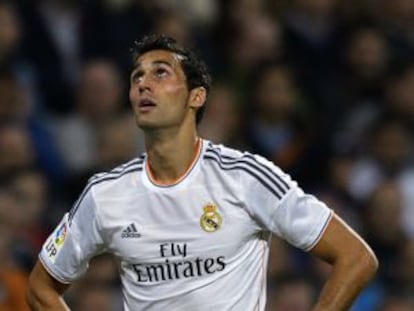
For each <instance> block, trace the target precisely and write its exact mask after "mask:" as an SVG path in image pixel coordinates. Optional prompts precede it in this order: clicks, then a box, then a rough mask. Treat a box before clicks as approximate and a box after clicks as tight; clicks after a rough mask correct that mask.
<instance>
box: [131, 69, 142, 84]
mask: <svg viewBox="0 0 414 311" xmlns="http://www.w3.org/2000/svg"><path fill="white" fill-rule="evenodd" d="M142 76H143V73H142V72H141V71H137V72H135V73H133V74H132V76H131V82H133V83H138V82H139V81H140V80H141V78H142Z"/></svg>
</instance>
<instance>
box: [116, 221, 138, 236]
mask: <svg viewBox="0 0 414 311" xmlns="http://www.w3.org/2000/svg"><path fill="white" fill-rule="evenodd" d="M139 237H141V233H139V232H138V230H137V228H136V227H135V224H134V223H132V224H130V225H129V226H128V227H127V228H126V229H125V230H124V231H122V234H121V238H139Z"/></svg>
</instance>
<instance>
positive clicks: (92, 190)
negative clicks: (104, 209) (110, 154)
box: [69, 155, 145, 219]
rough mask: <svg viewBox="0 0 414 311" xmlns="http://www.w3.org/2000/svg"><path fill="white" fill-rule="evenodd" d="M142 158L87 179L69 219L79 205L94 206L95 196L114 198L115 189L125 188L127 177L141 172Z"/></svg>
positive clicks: (143, 156)
mask: <svg viewBox="0 0 414 311" xmlns="http://www.w3.org/2000/svg"><path fill="white" fill-rule="evenodd" d="M144 158H145V155H142V156H141V157H139V158H135V159H133V160H131V161H129V162H126V163H124V164H122V165H119V166H117V167H115V168H114V169H112V170H110V171H107V172H101V173H97V174H94V175H93V176H92V177H91V178H89V180H88V183H87V184H86V186H85V188H84V189H83V192H82V193H81V194H80V196H79V198H78V200H77V201H76V202H75V204H74V205H73V207H72V209H71V210H70V212H69V219H72V218H73V215H74V214H75V213H76V211H77V210H78V209H79V207H80V206H81V205H86V206H90V205H94V206H96V203H95V201H96V199H97V197H96V196H99V197H100V198H102V197H104V196H108V195H111V196H114V195H115V194H116V193H117V189H119V190H122V189H123V188H125V182H126V180H127V179H128V177H130V175H131V174H132V173H134V172H139V171H142V169H143V165H144Z"/></svg>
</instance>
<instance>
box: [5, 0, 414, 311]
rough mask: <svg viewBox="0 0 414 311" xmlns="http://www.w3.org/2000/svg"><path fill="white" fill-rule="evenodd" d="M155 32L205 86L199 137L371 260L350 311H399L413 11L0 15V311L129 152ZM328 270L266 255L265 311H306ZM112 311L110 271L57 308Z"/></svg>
mask: <svg viewBox="0 0 414 311" xmlns="http://www.w3.org/2000/svg"><path fill="white" fill-rule="evenodd" d="M154 32H157V33H166V34H169V35H171V36H173V37H175V38H176V39H177V40H178V41H179V42H181V43H182V44H184V45H186V46H190V47H192V48H194V49H195V50H196V51H197V52H198V54H200V55H201V56H202V57H203V58H204V59H205V60H206V62H207V64H208V66H209V68H210V70H211V73H212V75H213V78H214V83H213V89H212V92H211V94H210V96H209V100H208V103H207V111H206V115H205V117H204V120H203V121H202V123H201V124H200V126H199V131H200V134H201V135H202V136H204V137H206V138H208V139H210V140H212V141H213V142H215V143H224V144H226V145H229V146H232V147H236V148H240V149H242V150H247V151H250V152H254V153H259V154H262V155H264V156H266V157H268V158H269V159H271V160H273V161H274V162H275V163H276V164H277V165H279V166H280V167H281V168H282V169H284V170H285V171H286V172H288V173H290V174H291V175H292V177H293V178H294V179H296V180H297V181H298V182H299V184H300V185H301V186H302V187H303V188H304V189H305V190H306V191H307V192H310V193H313V194H315V195H316V196H318V197H319V198H321V199H322V200H324V201H325V202H326V203H327V204H328V205H329V206H330V207H331V208H332V209H334V210H335V211H336V213H338V214H339V215H341V216H342V217H343V218H344V219H345V220H346V221H347V222H349V224H350V225H352V227H353V228H355V230H356V231H358V232H359V233H360V234H361V235H362V236H363V237H364V238H365V239H366V240H367V241H368V243H369V244H370V245H371V247H372V248H373V249H374V251H375V252H376V254H377V256H378V258H379V261H380V269H379V273H378V275H377V277H376V279H375V280H374V281H373V282H372V283H371V285H370V286H369V287H368V288H367V289H366V290H365V291H364V292H363V293H362V295H361V296H360V297H359V298H358V300H357V301H356V303H355V305H354V306H353V309H352V311H374V310H375V311H376V310H379V311H410V310H411V311H412V310H414V161H413V160H414V157H413V142H414V140H413V138H414V137H413V135H414V132H413V129H414V1H412V0H393V1H389V0H277V1H272V0H226V1H224V0H151V1H145V0H142V1H140V0H38V1H35V0H32V1H30V0H17V1H16V0H14V1H13V0H11V1H4V0H0V262H1V265H0V311H9V310H13V311H23V310H27V307H26V306H25V305H24V295H25V286H26V285H25V284H26V282H27V275H28V272H29V271H30V269H31V268H32V266H33V263H34V262H35V261H36V259H37V254H38V252H39V249H40V247H41V245H42V243H43V241H44V240H45V238H46V237H47V235H48V233H49V232H50V231H51V230H52V229H53V228H54V226H55V225H56V224H57V222H58V221H59V220H60V218H61V217H62V215H63V214H64V213H65V212H66V211H67V210H68V209H70V207H71V205H72V204H73V202H74V201H75V200H76V199H77V196H78V195H79V194H80V192H81V190H82V189H83V187H84V186H85V184H86V182H87V180H88V178H89V177H90V176H91V175H92V174H94V173H96V172H100V171H105V170H108V169H111V168H113V167H114V166H117V165H118V164H120V163H122V162H124V161H127V160H129V159H131V158H134V157H136V156H137V155H139V154H140V153H141V152H143V150H144V148H143V138H142V134H141V133H140V132H139V130H138V129H136V127H135V124H134V121H133V118H132V114H131V111H130V107H129V103H128V99H127V95H126V94H127V92H126V91H127V89H128V80H129V68H130V64H131V63H130V60H131V59H130V54H129V53H130V50H129V49H130V47H131V46H132V43H133V41H134V40H135V39H139V38H140V37H141V36H142V35H144V34H148V33H154ZM328 273H329V266H327V265H326V264H324V263H322V262H320V261H318V260H315V259H313V258H311V257H310V256H308V255H306V254H303V253H302V252H300V251H298V250H296V249H294V248H292V247H290V246H289V245H287V244H286V243H285V242H284V241H281V240H279V239H277V238H273V240H272V246H271V258H270V263H269V281H268V291H269V298H268V300H269V303H268V304H269V306H268V310H279V311H284V310H285V311H287V310H295V311H307V310H309V309H310V306H311V305H312V303H313V302H314V300H315V297H316V293H318V291H319V290H320V287H321V284H323V281H324V280H325V279H326V275H327V274H328ZM66 299H67V300H68V302H69V305H70V306H71V307H72V308H73V310H77V311H83V310H88V311H95V310H96V311H97V310H99V311H120V310H122V307H121V293H120V284H119V279H118V277H117V268H116V265H115V264H114V259H113V258H112V257H111V256H109V255H103V256H100V257H97V258H96V259H94V260H93V262H92V263H91V266H90V269H89V271H88V272H87V274H86V275H85V277H84V278H83V279H82V280H80V281H79V282H77V283H76V284H74V285H73V286H72V287H71V289H70V290H69V292H68V293H67V295H66Z"/></svg>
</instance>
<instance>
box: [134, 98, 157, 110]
mask: <svg viewBox="0 0 414 311" xmlns="http://www.w3.org/2000/svg"><path fill="white" fill-rule="evenodd" d="M155 106H156V104H155V102H154V101H153V100H151V99H148V98H143V99H141V100H140V101H139V103H138V109H139V111H141V112H146V111H149V110H151V109H152V108H154V107H155Z"/></svg>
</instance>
